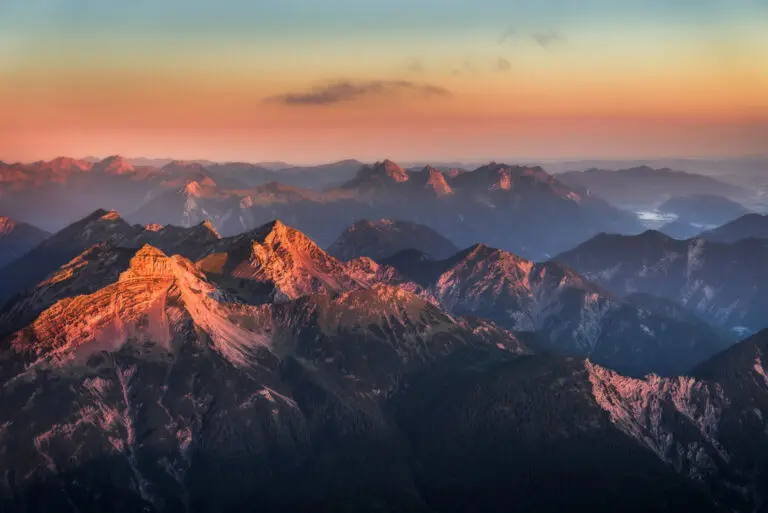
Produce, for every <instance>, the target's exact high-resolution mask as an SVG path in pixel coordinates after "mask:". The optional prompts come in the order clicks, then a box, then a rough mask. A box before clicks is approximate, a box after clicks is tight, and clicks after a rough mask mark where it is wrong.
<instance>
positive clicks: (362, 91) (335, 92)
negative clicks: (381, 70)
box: [264, 80, 451, 105]
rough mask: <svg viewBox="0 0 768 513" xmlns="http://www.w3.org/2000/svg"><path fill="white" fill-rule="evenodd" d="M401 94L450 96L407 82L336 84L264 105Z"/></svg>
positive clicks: (279, 97) (287, 95)
mask: <svg viewBox="0 0 768 513" xmlns="http://www.w3.org/2000/svg"><path fill="white" fill-rule="evenodd" d="M401 94H416V95H420V96H450V95H451V92H450V91H448V90H447V89H445V88H444V87H440V86H436V85H432V84H422V83H416V82H411V81H409V80H369V81H361V82H355V81H351V80H340V81H336V82H331V83H328V84H323V85H318V86H315V87H313V88H312V89H310V90H308V91H303V92H289V93H285V94H280V95H277V96H270V97H269V98H266V99H265V100H264V101H265V102H267V103H282V104H285V105H333V104H336V103H345V102H352V101H355V100H360V99H362V98H365V97H367V96H379V97H385V96H397V95H401Z"/></svg>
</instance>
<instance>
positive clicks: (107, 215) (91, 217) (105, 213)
mask: <svg viewBox="0 0 768 513" xmlns="http://www.w3.org/2000/svg"><path fill="white" fill-rule="evenodd" d="M100 219H103V220H105V221H117V220H118V219H120V214H119V213H117V212H116V211H115V210H105V209H103V208H99V209H96V210H94V211H93V212H91V213H90V214H88V215H87V216H86V217H84V218H83V219H82V221H81V222H91V221H98V220H100ZM73 224H77V223H73ZM70 226H72V225H70Z"/></svg>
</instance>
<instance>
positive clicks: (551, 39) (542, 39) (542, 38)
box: [531, 30, 563, 48]
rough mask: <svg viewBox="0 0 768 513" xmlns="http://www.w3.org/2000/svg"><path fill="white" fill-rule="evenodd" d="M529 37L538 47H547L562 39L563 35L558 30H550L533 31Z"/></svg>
mask: <svg viewBox="0 0 768 513" xmlns="http://www.w3.org/2000/svg"><path fill="white" fill-rule="evenodd" d="M531 39H533V40H534V41H535V42H536V44H537V45H539V46H540V47H542V48H549V47H550V46H552V45H553V44H555V43H559V42H560V41H562V40H563V36H562V34H560V33H559V32H556V31H554V30H550V31H547V32H534V33H533V34H531Z"/></svg>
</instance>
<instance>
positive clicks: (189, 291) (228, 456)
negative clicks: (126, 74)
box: [0, 164, 768, 512]
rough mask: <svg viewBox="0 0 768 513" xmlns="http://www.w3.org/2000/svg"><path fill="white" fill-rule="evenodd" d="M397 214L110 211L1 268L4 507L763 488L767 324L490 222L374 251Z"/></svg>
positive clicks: (600, 502) (709, 506)
mask: <svg viewBox="0 0 768 513" xmlns="http://www.w3.org/2000/svg"><path fill="white" fill-rule="evenodd" d="M387 166H390V167H391V165H390V164H387ZM427 171H429V170H427ZM433 174H434V173H433ZM397 176H399V175H397ZM410 179H411V178H410V177H409V178H408V180H410ZM406 181H407V180H401V181H400V182H398V183H403V182H406ZM433 181H436V180H433ZM443 192H444V193H446V190H445V188H443ZM393 226H397V225H395V224H394V223H392V224H388V223H383V224H382V223H379V224H369V225H365V226H363V225H357V227H356V228H354V229H351V230H350V231H348V232H347V233H346V235H345V238H342V239H341V240H343V241H346V242H345V243H344V246H343V247H344V248H345V249H347V250H349V251H350V252H351V253H349V254H345V259H347V260H346V261H344V260H339V259H337V258H335V257H334V256H331V255H330V254H328V253H327V252H326V251H324V250H323V249H322V248H321V247H320V246H318V245H317V244H316V243H315V242H314V241H313V240H312V239H310V238H309V237H307V236H306V235H305V234H304V233H302V232H301V231H298V230H296V229H294V228H292V227H290V226H287V225H286V224H284V223H282V222H280V221H272V222H269V223H267V224H264V225H262V226H259V227H257V228H254V229H253V230H250V231H246V232H244V233H241V234H239V235H235V236H230V237H222V236H221V235H220V234H219V232H218V231H217V230H216V229H214V227H213V226H212V225H211V224H210V223H207V222H203V223H200V224H196V225H194V226H190V227H174V226H160V225H155V224H149V225H132V224H130V223H128V222H126V221H124V220H123V219H122V218H121V217H120V216H119V215H118V214H117V213H116V212H114V211H97V212H94V213H93V214H91V215H89V216H87V217H86V218H84V219H82V220H81V221H78V222H76V223H74V224H72V225H70V226H68V227H66V228H64V229H63V230H62V231H60V232H58V233H56V234H54V235H52V236H50V237H49V238H47V239H45V241H44V242H43V243H41V244H39V245H37V246H35V247H34V248H33V249H31V250H30V251H28V252H27V253H26V254H25V255H24V256H23V257H21V258H19V259H17V260H14V261H12V262H11V263H10V264H8V265H7V266H5V267H4V268H2V270H0V283H3V287H4V296H5V297H6V298H7V300H6V302H5V305H4V307H3V309H2V312H0V333H2V335H0V454H2V457H1V458H0V476H2V477H3V479H2V480H0V510H1V511H40V512H42V511H79V512H101V511H157V512H161V511H163V512H164V511H172V512H176V511H201V512H202V511H280V512H283V511H296V512H298V511H423V512H455V511H499V512H501V511H530V512H533V511H577V510H585V509H586V510H590V511H606V512H607V511H616V510H621V511H638V512H639V511H725V510H728V511H734V510H735V511H753V510H755V508H759V507H760V504H762V497H763V496H764V494H765V492H766V490H765V485H764V483H765V482H766V475H765V470H764V467H763V463H762V462H763V461H768V458H766V456H768V447H767V444H766V440H768V439H766V438H765V435H764V429H765V428H764V422H763V418H764V417H765V415H768V393H766V390H768V388H767V383H768V381H767V378H766V372H765V369H764V366H763V357H762V355H763V352H764V346H765V344H767V343H768V336H766V335H765V334H763V333H759V334H757V335H755V336H754V337H753V338H751V339H749V340H746V341H744V342H741V343H739V344H737V345H735V346H733V347H731V348H730V349H727V350H726V351H725V352H722V351H723V350H724V349H726V348H727V347H728V346H730V345H731V344H732V340H731V339H729V338H728V337H723V336H722V333H721V332H720V331H719V330H717V329H715V328H712V327H711V326H710V325H708V324H706V323H704V322H701V321H698V320H695V319H692V318H691V317H688V316H685V315H682V314H681V313H680V312H679V311H677V310H674V309H673V308H672V307H670V306H669V304H668V303H666V302H661V303H657V302H654V300H653V298H644V299H643V301H635V300H632V299H631V298H621V297H618V296H615V295H613V294H611V293H609V292H607V291H605V290H604V289H602V288H601V287H600V286H598V285H596V284H594V283H592V282H591V281H589V280H588V279H586V278H585V277H583V276H581V275H579V274H578V273H577V272H576V271H574V270H572V269H570V268H568V267H565V266H563V265H561V264H557V263H553V262H548V263H535V262H533V261H530V260H527V259H525V258H522V257H520V256H517V255H515V254H512V253H509V252H507V251H504V250H500V249H495V248H493V247H489V246H485V245H474V246H471V247H469V248H467V249H464V250H460V251H456V252H455V253H454V254H452V255H450V256H447V258H446V255H426V254H424V253H422V252H419V251H418V250H405V251H399V252H397V253H396V254H394V255H392V256H390V257H387V258H379V260H378V261H377V260H375V259H372V258H371V257H370V256H358V254H359V255H365V252H362V253H356V252H357V249H356V248H358V247H365V245H366V244H368V242H367V241H368V240H369V239H368V238H367V236H366V237H363V238H362V241H363V242H362V245H360V246H358V244H360V243H358V242H356V241H357V240H359V239H356V237H352V236H351V234H352V233H353V232H355V231H357V230H363V231H369V230H374V231H375V232H376V233H375V235H374V236H375V237H384V238H385V240H387V241H390V240H393V238H394V239H396V238H397V235H396V234H397V233H402V234H404V235H403V236H404V237H406V238H410V237H413V233H414V230H415V231H416V232H421V233H424V232H423V230H422V229H421V228H419V227H413V226H411V225H399V226H398V229H393ZM339 233H341V231H340V232H339ZM382 233H383V234H384V235H381V234H382ZM337 235H338V234H337ZM388 244H391V246H390V247H392V248H396V249H399V248H400V247H401V244H403V243H402V241H399V240H393V241H392V242H391V243H389V242H388ZM406 244H407V243H406ZM585 358H588V359H585ZM648 372H655V373H656V374H654V375H650V376H647V377H644V376H645V374H646V373H648ZM677 374H684V375H685V377H678V376H677Z"/></svg>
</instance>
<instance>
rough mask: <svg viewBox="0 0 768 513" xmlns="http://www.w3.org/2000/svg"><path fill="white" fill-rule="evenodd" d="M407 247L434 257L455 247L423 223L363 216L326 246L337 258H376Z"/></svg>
mask: <svg viewBox="0 0 768 513" xmlns="http://www.w3.org/2000/svg"><path fill="white" fill-rule="evenodd" d="M407 249H415V250H418V251H421V252H423V253H425V254H427V255H428V256H430V257H431V258H435V259H441V258H448V257H449V256H451V255H453V254H455V253H457V252H458V251H459V248H457V247H456V245H455V244H454V243H453V242H451V241H450V240H448V239H446V238H445V237H443V236H442V235H440V234H439V233H437V232H436V231H435V230H433V229H432V228H430V227H428V226H425V225H423V224H418V223H411V222H408V221H393V220H390V219H382V220H380V221H375V222H374V221H368V220H365V219H364V220H362V221H358V222H356V223H354V224H353V225H352V226H350V227H349V228H347V229H346V230H344V232H343V233H342V234H341V235H340V236H339V238H338V239H336V241H335V242H334V243H333V244H332V245H331V246H330V247H329V248H328V253H330V254H331V255H333V256H335V257H336V258H339V259H341V260H353V259H355V258H358V257H363V256H365V257H370V258H372V259H374V260H380V259H382V258H386V257H390V256H392V255H394V254H395V253H399V252H400V251H405V250H407Z"/></svg>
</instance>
